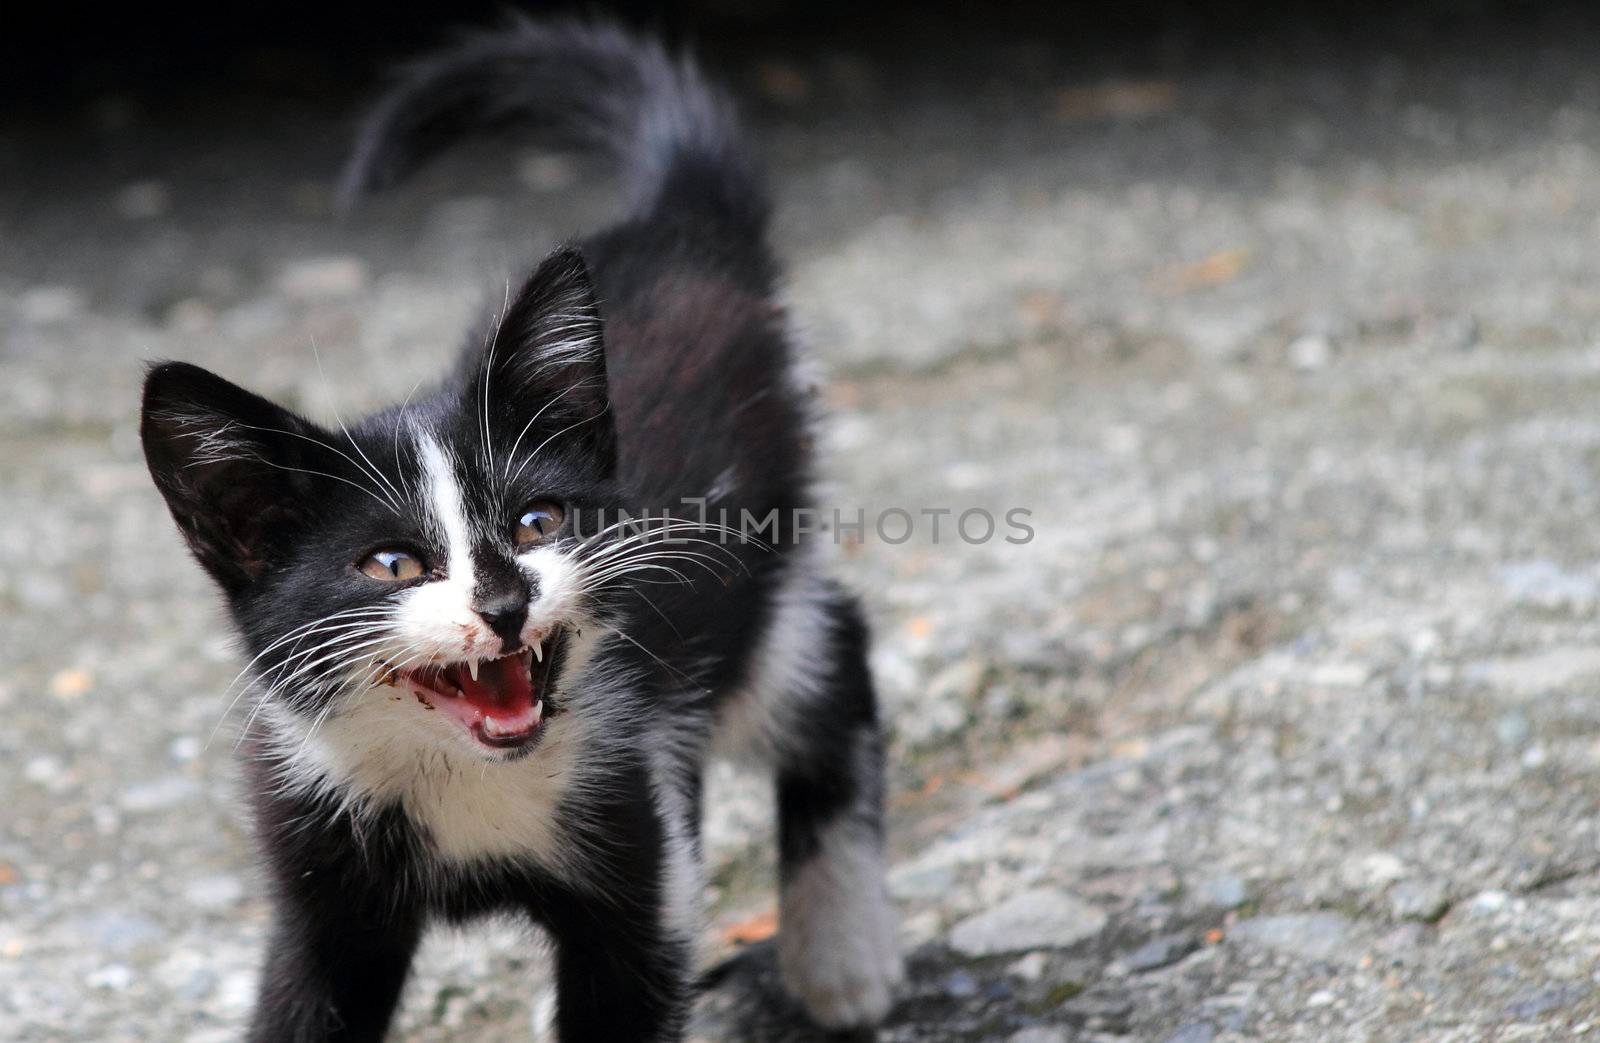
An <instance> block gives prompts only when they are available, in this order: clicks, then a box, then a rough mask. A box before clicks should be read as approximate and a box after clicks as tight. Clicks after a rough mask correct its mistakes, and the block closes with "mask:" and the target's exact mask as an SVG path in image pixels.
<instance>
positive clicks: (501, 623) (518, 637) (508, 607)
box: [473, 591, 528, 652]
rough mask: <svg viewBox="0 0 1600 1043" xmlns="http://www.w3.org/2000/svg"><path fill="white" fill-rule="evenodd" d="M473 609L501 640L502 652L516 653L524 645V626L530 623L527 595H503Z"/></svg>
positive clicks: (520, 593) (521, 593) (519, 593)
mask: <svg viewBox="0 0 1600 1043" xmlns="http://www.w3.org/2000/svg"><path fill="white" fill-rule="evenodd" d="M473 607H474V609H475V610H476V611H477V613H478V616H479V617H480V618H482V620H483V621H484V622H485V623H487V624H489V629H490V630H493V631H494V633H495V636H496V637H498V638H499V639H500V650H501V651H502V652H511V651H514V650H515V649H516V648H517V647H519V646H520V645H521V644H522V624H524V623H526V622H527V621H528V595H527V594H525V593H523V592H521V591H518V592H516V593H506V594H501V595H500V596H498V597H495V598H492V599H490V600H488V601H484V602H480V603H479V604H477V605H475V606H473Z"/></svg>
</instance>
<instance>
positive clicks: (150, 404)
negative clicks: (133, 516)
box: [139, 362, 330, 594]
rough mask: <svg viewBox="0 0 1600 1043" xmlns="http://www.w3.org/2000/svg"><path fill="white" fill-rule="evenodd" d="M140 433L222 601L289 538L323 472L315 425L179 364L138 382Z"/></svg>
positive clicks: (321, 437)
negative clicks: (222, 592) (223, 595)
mask: <svg viewBox="0 0 1600 1043" xmlns="http://www.w3.org/2000/svg"><path fill="white" fill-rule="evenodd" d="M139 435H140V438H141V439H142V441H143V442H144V457H145V463H146V464H147V465H148V466H149V468H150V476H151V477H152V478H154V479H155V483H156V488H158V489H160V490H161V495H162V496H163V497H165V498H166V501H167V507H168V509H169V510H171V511H172V517H173V520H174V521H176V522H177V523H178V529H179V530H180V531H181V532H182V533H183V537H184V539H185V540H186V541H188V544H189V548H190V550H192V551H193V552H194V555H195V557H196V558H198V559H199V560H200V564H202V565H204V566H205V568H206V571H207V572H210V573H211V575H212V576H213V577H214V578H215V579H216V581H217V582H218V583H219V584H220V585H221V586H222V588H223V589H224V590H225V591H227V592H228V593H230V594H233V593H237V592H238V591H240V590H242V589H244V588H245V587H247V586H249V585H250V584H251V583H253V582H254V581H255V580H256V579H258V578H260V576H261V573H262V572H263V570H264V569H265V568H266V567H267V565H268V563H269V562H270V561H271V560H272V558H273V555H274V553H275V552H276V551H278V550H280V549H282V548H283V547H284V546H285V545H286V544H287V542H288V540H290V539H291V538H293V536H294V535H295V533H296V531H297V528H298V526H299V525H300V524H302V523H303V522H304V521H305V520H306V519H307V518H308V517H309V516H310V508H311V505H312V504H313V503H315V502H316V499H315V493H316V490H317V488H318V487H319V483H322V482H325V481H326V480H327V479H325V478H321V477H319V476H318V475H317V474H316V473H314V472H317V471H322V470H326V469H328V468H329V467H330V465H329V463H328V462H327V461H325V460H323V459H321V456H322V455H325V454H326V453H327V451H326V450H325V449H322V448H320V447H321V446H322V445H323V443H325V442H327V440H328V439H327V437H326V435H325V434H324V433H323V432H321V431H319V430H318V429H317V427H316V426H315V425H313V424H312V423H310V422H309V421H307V420H304V419H302V418H301V417H298V416H296V415H295V414H293V413H291V412H289V411H288V410H287V409H284V408H282V407H281V406H277V405H274V404H273V403H271V402H269V401H267V400H266V399H264V398H262V397H261V396H259V395H256V394H253V393H251V392H249V391H246V390H245V389H244V388H241V387H239V386H237V385H235V384H230V383H229V382H228V381H226V380H223V379H222V378H221V377H219V376H217V375H216V374H214V373H211V372H209V371H207V370H204V369H201V368H200V367H198V366H191V365H188V364H187V363H183V362H164V363H160V364H158V365H156V366H154V367H152V368H151V370H150V372H149V375H148V376H146V378H145V383H144V409H143V414H142V417H141V420H140V425H139Z"/></svg>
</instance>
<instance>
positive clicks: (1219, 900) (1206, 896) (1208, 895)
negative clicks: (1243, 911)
mask: <svg viewBox="0 0 1600 1043" xmlns="http://www.w3.org/2000/svg"><path fill="white" fill-rule="evenodd" d="M1195 896H1196V897H1197V898H1199V899H1200V901H1201V902H1203V903H1205V904H1206V905H1209V906H1212V907H1214V908H1217V909H1237V908H1238V907H1239V906H1241V905H1243V904H1244V903H1245V899H1246V898H1247V897H1249V892H1248V891H1247V890H1246V889H1245V885H1244V881H1243V880H1240V879H1239V878H1238V877H1236V876H1219V877H1213V878H1212V879H1210V880H1206V881H1203V882H1201V883H1200V884H1199V885H1198V886H1197V887H1196V888H1195Z"/></svg>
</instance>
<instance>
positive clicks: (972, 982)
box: [944, 971, 978, 999]
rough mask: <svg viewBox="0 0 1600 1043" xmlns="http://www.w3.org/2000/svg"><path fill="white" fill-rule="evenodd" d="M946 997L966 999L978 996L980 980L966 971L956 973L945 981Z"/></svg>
mask: <svg viewBox="0 0 1600 1043" xmlns="http://www.w3.org/2000/svg"><path fill="white" fill-rule="evenodd" d="M944 992H945V995H947V996H951V997H954V998H955V999H965V998H967V997H969V996H976V995H977V994H978V979H977V978H974V977H973V976H972V975H971V974H969V973H967V972H966V971H954V972H952V973H951V974H950V975H949V976H948V977H946V978H945V980H944Z"/></svg>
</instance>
